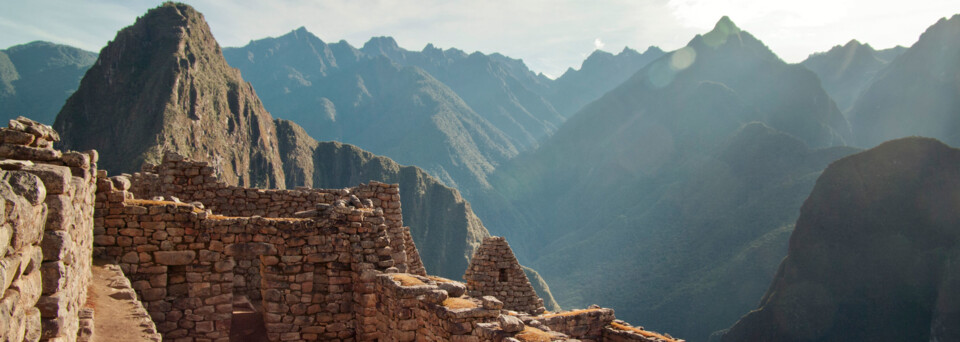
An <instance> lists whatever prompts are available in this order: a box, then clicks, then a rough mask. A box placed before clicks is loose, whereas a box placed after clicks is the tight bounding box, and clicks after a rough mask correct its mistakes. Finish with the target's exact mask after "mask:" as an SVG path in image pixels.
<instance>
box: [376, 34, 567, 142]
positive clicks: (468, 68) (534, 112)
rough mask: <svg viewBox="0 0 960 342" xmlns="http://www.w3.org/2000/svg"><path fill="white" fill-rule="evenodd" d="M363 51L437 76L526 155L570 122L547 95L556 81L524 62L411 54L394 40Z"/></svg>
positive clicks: (433, 51) (436, 52) (429, 51)
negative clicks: (552, 81)
mask: <svg viewBox="0 0 960 342" xmlns="http://www.w3.org/2000/svg"><path fill="white" fill-rule="evenodd" d="M360 50H361V51H363V52H364V53H365V54H367V55H369V56H378V55H382V56H386V57H387V58H389V59H390V60H392V61H394V62H395V63H398V64H400V65H405V66H415V67H418V68H421V69H423V70H424V71H426V72H427V73H429V74H431V75H433V76H434V77H436V78H437V80H439V81H441V82H443V83H444V84H446V85H448V86H449V87H450V88H451V89H452V90H453V91H455V92H456V93H457V94H459V95H460V97H461V98H463V100H464V102H465V103H466V104H467V105H469V106H470V107H471V108H472V109H473V110H474V111H476V112H477V114H479V115H480V116H481V117H483V118H484V119H486V120H487V121H489V122H490V123H491V124H492V125H493V126H494V127H497V129H499V130H500V131H502V132H504V134H506V136H507V137H508V138H509V139H510V140H511V142H512V143H513V144H514V145H516V146H517V147H518V148H519V149H521V150H525V149H528V148H531V147H535V146H536V145H537V141H538V140H539V139H540V138H543V137H545V136H548V135H550V134H552V133H553V132H554V131H556V129H557V126H558V125H559V124H560V123H562V122H563V120H564V118H563V117H562V116H560V114H559V113H558V112H557V110H556V109H555V108H554V106H553V104H551V103H550V102H549V101H548V100H547V99H546V98H544V96H543V94H545V93H546V92H547V89H548V88H549V87H550V80H549V79H548V78H546V77H545V76H543V75H537V74H534V73H533V72H532V71H530V70H529V69H528V68H527V66H526V65H525V64H523V61H521V60H516V59H512V58H509V57H506V56H503V55H501V54H496V53H495V54H491V55H484V54H482V53H480V52H474V53H471V54H467V53H465V52H463V51H461V50H458V49H452V48H451V49H447V50H443V49H439V48H436V47H434V46H433V45H432V44H429V45H427V46H426V47H424V48H423V50H422V51H409V50H405V49H402V48H400V47H399V46H398V45H397V42H396V41H395V40H394V39H393V38H391V37H375V38H372V39H370V41H368V42H367V43H366V44H364V45H363V48H361V49H360Z"/></svg>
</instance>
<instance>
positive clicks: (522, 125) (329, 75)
mask: <svg viewBox="0 0 960 342" xmlns="http://www.w3.org/2000/svg"><path fill="white" fill-rule="evenodd" d="M658 52H659V53H660V54H662V51H659V50H658V49H651V50H650V51H649V52H647V53H646V54H644V55H640V54H637V53H636V52H635V51H633V50H625V51H624V52H622V53H621V54H620V55H618V56H617V57H613V58H605V57H604V54H605V53H602V52H598V53H595V54H594V56H592V60H590V61H589V62H585V63H584V67H583V68H582V69H581V70H580V71H572V70H571V71H569V72H568V73H567V74H565V75H564V76H563V77H561V78H560V79H558V80H556V81H553V80H550V79H548V78H546V77H544V76H543V75H538V74H534V73H533V72H532V71H530V70H529V69H528V68H527V67H526V65H524V63H523V61H520V60H516V59H511V58H509V57H506V56H503V55H500V54H496V53H495V54H490V55H485V54H482V53H479V52H474V53H471V54H467V53H465V52H463V51H461V50H458V49H453V48H451V49H446V50H443V49H439V48H436V47H434V46H433V45H427V46H426V47H424V49H423V50H422V51H410V50H406V49H403V48H400V47H399V46H398V45H397V42H396V41H395V40H394V39H393V38H391V37H375V38H372V39H371V40H370V41H368V42H367V43H366V44H364V45H363V47H362V48H361V49H359V50H358V49H356V48H354V47H353V46H350V45H349V44H348V43H346V42H344V41H341V42H337V43H331V44H328V43H325V42H323V41H322V40H320V39H319V38H317V37H316V36H315V35H313V34H311V33H310V32H308V31H307V30H306V29H304V28H299V29H297V30H294V31H292V32H290V33H288V34H286V35H283V36H281V37H276V38H266V39H262V40H257V41H253V42H251V43H250V44H248V45H247V46H244V47H241V48H227V49H225V50H224V55H225V56H226V58H227V60H228V61H229V62H230V64H231V65H233V66H235V67H237V68H239V69H240V70H241V71H242V72H243V74H244V77H246V79H248V80H250V82H251V83H252V84H253V86H254V87H255V88H256V89H258V94H260V96H261V98H262V99H263V101H264V105H265V106H266V108H267V109H268V110H270V111H271V112H272V113H274V114H275V115H277V116H278V117H281V118H284V119H289V120H293V121H295V122H298V123H300V124H302V125H303V127H304V129H305V130H306V132H307V133H308V134H309V135H311V136H313V137H314V138H316V139H319V140H336V141H343V142H347V143H352V144H356V145H357V146H360V147H362V148H365V149H368V150H370V151H372V152H374V153H378V154H382V155H386V156H389V157H391V158H393V159H396V160H397V161H399V162H401V163H404V164H412V165H418V166H420V167H423V168H424V169H426V170H427V171H429V172H430V173H431V174H432V175H434V176H436V177H438V178H440V179H441V180H443V181H444V182H445V183H446V184H448V185H451V186H456V187H458V188H460V189H461V190H462V191H464V193H465V194H466V195H467V196H468V197H471V198H474V194H475V193H480V192H484V191H488V190H489V186H490V184H489V182H488V180H487V175H489V174H490V173H491V172H493V170H494V169H496V167H498V166H499V165H500V164H502V163H503V162H505V161H506V160H508V159H510V158H513V157H515V156H516V155H517V154H518V153H519V152H521V151H524V150H528V149H532V148H536V147H537V145H538V144H539V141H540V140H541V139H543V138H544V137H547V136H549V135H551V134H552V133H553V132H555V131H556V129H557V127H558V126H559V125H561V124H562V123H563V121H564V120H565V118H566V117H565V115H564V114H568V113H571V112H573V111H575V110H576V109H578V108H579V106H582V105H583V104H585V103H587V102H589V101H592V100H594V99H595V98H596V97H599V96H600V95H602V94H603V92H606V90H609V89H611V88H612V87H614V86H615V85H616V84H618V83H620V82H621V81H622V80H623V79H625V77H626V76H625V75H630V74H632V73H633V72H635V71H636V70H639V68H640V67H642V66H643V64H645V63H646V62H648V61H649V60H651V59H652V57H654V56H656V55H657V53H658ZM608 60H609V61H612V62H614V63H612V64H611V63H606V62H607V61H608ZM586 89H590V90H589V91H587V90H586ZM581 90H582V91H581ZM554 101H555V102H554ZM558 104H559V105H560V106H559V107H558V106H557V105H558ZM573 107H577V108H573ZM561 113H563V114H561Z"/></svg>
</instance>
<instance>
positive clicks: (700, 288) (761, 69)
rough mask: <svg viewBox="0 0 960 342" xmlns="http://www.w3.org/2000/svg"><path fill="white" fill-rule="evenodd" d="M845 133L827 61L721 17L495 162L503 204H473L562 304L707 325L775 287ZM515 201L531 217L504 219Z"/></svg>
mask: <svg viewBox="0 0 960 342" xmlns="http://www.w3.org/2000/svg"><path fill="white" fill-rule="evenodd" d="M751 122H758V123H755V124H751V125H748V126H747V127H745V128H744V127H743V126H744V125H745V124H748V123H751ZM737 132H739V133H737ZM849 135H850V132H849V127H848V126H847V124H846V121H845V120H844V118H843V117H842V115H841V114H840V112H839V111H838V110H837V109H836V106H835V105H834V104H833V102H832V100H830V98H829V96H827V94H826V93H825V92H824V91H823V89H822V88H821V87H820V84H819V81H818V79H817V77H816V75H815V74H813V73H812V72H811V71H809V70H807V69H806V68H804V67H802V66H800V65H789V64H786V63H784V62H783V61H781V60H780V59H779V58H777V56H776V55H774V54H773V53H772V52H770V50H769V49H768V48H767V47H766V46H764V45H763V43H761V42H760V41H759V40H757V39H756V38H754V37H753V36H751V35H750V34H749V33H747V32H744V31H741V30H740V29H739V28H737V27H736V25H734V24H733V22H732V21H730V20H729V19H728V18H723V19H721V20H720V22H718V23H717V26H716V27H715V28H714V30H713V31H711V32H709V33H707V34H705V35H698V36H697V37H695V38H694V39H693V40H691V42H690V43H689V44H688V45H687V47H685V48H683V49H680V50H678V51H674V52H672V53H670V54H667V55H665V56H663V57H661V58H659V59H657V60H656V61H653V62H651V63H650V64H648V65H647V66H646V67H644V68H643V69H641V70H640V71H639V72H637V73H636V74H635V75H633V76H632V77H630V79H628V80H627V81H626V82H624V83H623V84H621V85H620V86H619V87H617V88H616V89H614V90H612V91H610V92H609V93H607V94H606V95H604V96H603V97H601V98H600V99H599V100H597V101H595V102H593V103H590V104H588V105H586V106H585V107H584V108H583V109H582V110H581V111H580V112H578V113H577V114H575V115H574V116H573V117H571V118H570V120H568V121H567V123H566V124H564V126H562V127H561V128H560V129H559V130H558V131H557V133H556V134H554V135H553V136H552V137H550V138H548V139H547V140H545V141H544V142H543V143H542V144H541V146H540V148H539V149H537V150H535V151H532V152H530V153H528V154H521V155H520V156H518V157H517V158H515V159H513V160H511V161H510V162H508V163H507V164H506V165H505V166H504V167H502V168H501V169H498V171H497V172H495V173H494V174H493V175H492V176H491V177H492V178H491V179H492V183H493V184H494V188H495V189H498V190H500V191H501V194H500V195H501V196H502V198H503V201H499V202H503V203H507V205H503V204H501V205H499V206H498V205H496V204H497V203H498V201H497V200H489V201H474V202H473V204H474V207H475V208H476V209H477V210H478V213H479V214H480V215H481V217H485V220H487V221H486V222H487V224H488V226H489V227H493V228H492V229H494V233H495V234H500V233H501V232H509V234H507V235H508V237H509V238H511V239H512V240H511V245H517V246H522V247H519V248H517V249H521V250H523V252H518V253H519V254H521V255H523V256H525V257H529V258H532V259H533V260H534V261H533V262H532V263H531V264H532V266H533V267H534V268H536V269H537V270H538V271H539V272H540V273H541V275H543V277H544V278H545V279H546V280H547V281H548V283H550V286H551V290H552V291H553V292H554V293H556V294H557V298H558V299H559V300H560V304H561V305H563V306H565V307H567V306H585V305H588V304H590V303H589V302H586V301H588V300H589V301H596V302H597V303H598V304H601V305H604V306H612V307H614V308H615V309H616V310H617V314H618V317H622V318H624V319H626V320H629V321H637V322H644V324H649V325H653V326H657V327H661V328H662V329H664V330H667V331H671V332H672V333H676V334H677V335H678V336H684V337H685V338H689V339H691V340H703V339H706V337H707V335H709V334H710V333H711V332H712V331H714V330H717V329H720V328H723V327H725V326H729V324H730V323H731V322H733V321H734V320H736V318H737V317H739V315H740V314H742V311H740V310H742V309H743V308H747V307H749V306H750V305H749V303H751V302H752V301H753V300H754V299H751V298H758V296H759V295H760V294H761V293H762V292H763V290H764V289H765V286H766V284H768V283H769V279H770V277H771V276H772V275H773V273H774V272H775V267H776V261H778V260H779V259H780V258H781V257H782V256H783V253H784V251H783V250H782V249H781V248H782V246H783V245H784V243H785V239H786V235H787V234H788V233H789V226H790V225H791V224H792V223H793V220H794V219H795V218H796V210H797V208H799V206H800V203H801V201H802V199H803V196H804V195H805V194H807V193H808V192H809V189H810V188H811V187H812V185H813V180H814V179H815V177H816V175H817V174H818V172H819V171H820V170H822V168H823V167H824V166H825V165H826V164H827V163H829V161H831V160H833V159H835V158H836V157H839V156H842V155H845V154H847V153H850V152H852V150H851V149H848V148H841V149H835V148H833V149H822V148H827V147H829V146H832V145H835V144H842V143H843V142H844V140H845V139H846V138H847V137H849ZM504 207H508V208H522V209H516V210H517V211H520V212H521V215H523V216H526V219H525V220H523V221H519V223H513V224H511V222H510V221H506V220H504V221H492V220H494V219H496V218H497V217H499V216H504V215H502V214H503V213H504V212H507V213H509V212H510V210H507V209H503V208H504ZM486 217H492V218H491V219H486ZM720 269H722V270H724V271H723V272H719V271H716V270H720ZM600 275H602V276H600ZM731 291H732V292H734V293H731ZM741 301H743V302H741ZM743 303H746V305H744V304H743Z"/></svg>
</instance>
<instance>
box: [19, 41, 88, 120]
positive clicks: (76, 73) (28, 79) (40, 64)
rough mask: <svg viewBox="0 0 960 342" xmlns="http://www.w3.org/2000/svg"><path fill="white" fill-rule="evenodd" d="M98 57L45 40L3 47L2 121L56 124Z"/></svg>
mask: <svg viewBox="0 0 960 342" xmlns="http://www.w3.org/2000/svg"><path fill="white" fill-rule="evenodd" d="M96 60H97V54H96V53H93V52H89V51H84V50H81V49H77V48H74V47H70V46H66V45H60V44H53V43H48V42H42V41H36V42H32V43H27V44H23V45H17V46H12V47H10V48H8V49H6V50H0V120H3V121H7V120H9V119H13V118H16V117H18V116H21V115H23V116H27V117H30V118H33V119H34V120H38V121H40V122H42V123H45V124H51V123H53V119H54V118H56V116H57V112H59V111H60V107H63V103H64V101H66V100H67V97H69V96H70V94H72V93H73V92H74V91H75V90H76V89H77V85H79V84H80V79H81V78H82V77H83V73H84V72H86V71H87V69H88V68H89V67H90V66H91V65H93V62H95V61H96Z"/></svg>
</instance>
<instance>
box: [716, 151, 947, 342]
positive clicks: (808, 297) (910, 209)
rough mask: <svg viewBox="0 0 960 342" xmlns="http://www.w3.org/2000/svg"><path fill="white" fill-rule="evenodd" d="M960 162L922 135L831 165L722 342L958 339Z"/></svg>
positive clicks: (818, 182) (820, 178) (819, 180)
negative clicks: (759, 289) (755, 303)
mask: <svg viewBox="0 0 960 342" xmlns="http://www.w3.org/2000/svg"><path fill="white" fill-rule="evenodd" d="M958 168H960V150H957V149H954V148H950V147H948V146H946V145H944V144H943V143H941V142H939V141H937V140H934V139H929V138H918V137H912V138H904V139H899V140H894V141H888V142H885V143H883V144H881V145H879V146H877V147H875V148H873V149H870V150H868V151H866V152H862V153H858V154H855V155H852V156H849V157H846V158H843V159H841V160H838V161H836V162H834V163H832V164H831V165H830V166H829V167H828V168H827V169H826V170H825V171H824V172H823V174H822V175H821V176H820V177H819V179H817V183H816V186H815V187H814V188H813V191H812V192H811V193H810V195H809V197H808V198H807V200H806V201H805V202H804V204H803V207H802V209H801V212H800V217H799V219H798V220H797V224H796V229H795V230H794V232H793V234H792V235H791V237H790V245H789V251H788V255H787V257H786V258H785V259H784V260H783V262H782V263H781V264H780V268H779V270H778V271H777V274H776V277H775V278H774V280H773V282H772V284H771V285H770V288H769V290H768V291H767V292H766V294H765V295H764V296H763V298H762V299H761V302H760V306H759V308H757V309H756V310H754V311H752V312H750V313H749V314H747V315H745V316H744V317H743V318H742V319H740V321H739V322H737V323H736V324H735V325H734V326H733V327H732V328H730V330H729V331H727V332H726V333H725V334H724V335H723V338H722V340H723V341H956V340H957V339H960V314H958V312H960V297H957V295H956V291H957V289H958V288H960V272H958V269H957V267H956V260H957V258H958V257H960V244H958V242H960V229H958V227H960V216H958V215H957V212H956V211H955V210H953V209H952V208H955V207H956V206H957V205H958V203H957V194H958V193H960V178H958V176H957V173H956V170H957V169H958ZM865 170H869V172H865ZM787 317H789V319H785V318H787Z"/></svg>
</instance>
